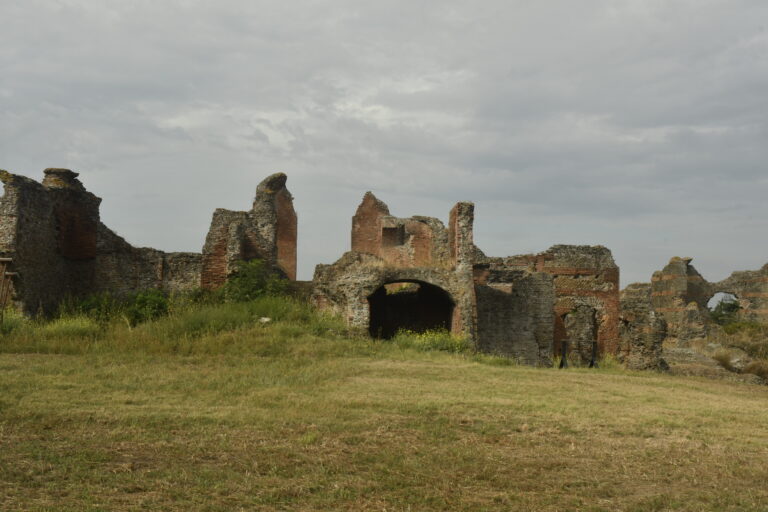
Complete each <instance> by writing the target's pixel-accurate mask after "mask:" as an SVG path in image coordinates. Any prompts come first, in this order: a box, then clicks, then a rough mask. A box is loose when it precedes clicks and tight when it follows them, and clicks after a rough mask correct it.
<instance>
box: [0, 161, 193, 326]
mask: <svg viewBox="0 0 768 512" xmlns="http://www.w3.org/2000/svg"><path fill="white" fill-rule="evenodd" d="M44 175H45V178H44V179H43V181H42V183H38V182H36V181H34V180H31V179H29V178H26V177H23V176H18V175H14V174H11V173H9V172H7V171H0V180H1V181H2V182H3V185H4V189H5V193H4V195H3V196H2V198H0V254H2V256H4V257H10V258H13V260H14V262H13V270H14V271H15V272H17V274H18V276H17V277H16V279H15V281H14V301H15V302H16V303H17V304H18V305H19V306H20V307H21V308H22V309H23V310H24V311H25V312H26V313H28V314H38V313H43V314H50V313H52V312H53V311H55V309H56V307H57V306H58V304H59V302H61V300H63V299H64V298H65V297H68V296H81V295H85V294H89V293H97V292H100V291H109V292H114V293H127V292H134V291H138V290H142V289H146V288H160V289H163V290H167V291H176V290H180V289H185V288H190V287H193V286H196V285H197V284H198V283H199V280H200V263H201V258H200V255H199V254H198V255H195V254H191V253H164V252H162V251H157V250H155V249H148V248H135V247H132V246H131V245H130V244H128V243H127V242H125V240H123V239H122V238H120V237H118V236H117V235H115V234H114V233H113V232H112V231H110V230H109V229H108V228H107V227H106V226H104V225H103V224H102V223H101V221H100V218H99V205H100V203H101V199H99V198H98V197H96V196H95V195H93V194H92V193H90V192H88V191H87V190H86V189H85V188H84V187H83V185H82V183H80V181H79V180H78V179H77V176H78V174H77V173H75V172H72V171H70V170H68V169H53V168H51V169H46V170H45V171H44Z"/></svg>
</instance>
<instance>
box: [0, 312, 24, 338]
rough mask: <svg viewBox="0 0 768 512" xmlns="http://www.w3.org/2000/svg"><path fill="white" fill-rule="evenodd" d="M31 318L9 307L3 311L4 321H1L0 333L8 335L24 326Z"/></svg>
mask: <svg viewBox="0 0 768 512" xmlns="http://www.w3.org/2000/svg"><path fill="white" fill-rule="evenodd" d="M28 323H29V320H28V319H27V317H26V316H24V314H23V313H21V312H19V311H16V310H15V309H13V308H8V309H6V310H5V311H4V312H3V321H2V323H0V334H3V335H8V334H11V333H12V332H15V331H18V330H20V329H22V328H24V327H25V326H26V325H27V324H28Z"/></svg>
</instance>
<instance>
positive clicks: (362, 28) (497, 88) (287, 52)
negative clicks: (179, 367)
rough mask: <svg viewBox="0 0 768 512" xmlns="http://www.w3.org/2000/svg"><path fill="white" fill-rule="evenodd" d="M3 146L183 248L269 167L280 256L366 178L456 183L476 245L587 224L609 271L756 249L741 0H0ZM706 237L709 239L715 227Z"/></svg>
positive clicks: (314, 249)
mask: <svg viewBox="0 0 768 512" xmlns="http://www.w3.org/2000/svg"><path fill="white" fill-rule="evenodd" d="M0 18H2V19H3V20H4V21H5V23H4V30H3V32H2V33H1V34H0V67H1V68H2V69H3V73H2V75H0V167H2V168H7V169H9V170H12V171H15V172H20V173H23V174H27V175H30V176H32V177H36V178H39V177H40V176H39V175H40V174H41V170H42V168H44V167H48V166H68V167H72V168H74V169H76V170H79V171H81V172H82V179H83V180H84V182H85V183H86V185H87V186H88V187H89V188H90V189H92V190H94V192H96V193H97V194H99V195H101V196H102V197H104V199H105V201H104V203H103V216H104V218H105V221H107V222H108V223H109V224H110V226H112V227H113V228H115V229H116V230H117V231H118V232H120V233H121V234H123V235H124V236H126V237H127V238H128V239H129V240H131V241H132V242H134V243H136V244H140V245H154V246H158V247H160V248H163V249H173V250H178V249H184V250H199V248H200V246H201V245H202V242H203V238H204V236H205V230H206V228H207V223H208V220H209V218H210V214H211V212H212V210H213V209H214V208H216V207H220V206H221V207H229V208H245V207H247V206H248V205H249V204H250V201H251V196H252V194H253V189H254V187H255V185H256V184H257V183H258V182H259V181H260V179H261V178H262V177H263V176H264V175H266V174H268V173H270V172H273V171H275V170H282V171H285V172H287V173H288V174H289V177H290V178H289V179H290V181H289V187H290V188H291V190H292V191H293V192H294V195H295V196H296V206H297V209H298V213H299V219H300V226H299V228H300V247H299V250H300V274H301V276H302V277H308V276H309V275H310V274H311V271H312V266H313V264H314V263H317V262H321V261H322V262H329V261H332V260H333V259H335V258H336V257H337V256H338V255H339V254H340V252H341V250H343V249H345V248H346V247H347V245H348V231H349V218H350V216H351V215H352V213H353V211H354V208H355V206H356V205H357V203H358V202H359V200H360V197H361V196H362V193H363V192H364V191H365V190H369V189H371V190H374V191H375V192H376V193H377V194H378V195H380V196H381V197H382V198H383V199H384V200H386V201H387V202H388V203H390V205H391V206H392V208H393V211H395V212H396V213H398V214H402V215H410V214H427V215H435V216H439V217H441V218H443V219H444V220H445V218H446V217H447V212H448V209H450V207H451V205H452V204H453V203H454V202H456V201H458V200H473V201H475V202H476V203H477V214H478V220H477V226H476V235H477V238H478V242H479V243H480V245H481V246H483V248H484V249H485V250H486V252H488V253H490V254H494V253H495V254H506V253H518V252H525V251H537V250H543V249H545V248H546V247H547V246H548V245H551V244H552V243H558V242H567V243H603V244H604V245H607V246H609V247H611V248H612V249H613V250H614V253H615V255H616V259H617V261H618V263H619V264H620V265H621V266H622V270H623V276H624V277H623V278H622V280H623V282H625V283H626V282H628V281H630V280H640V279H647V278H648V277H649V275H650V272H651V271H652V270H653V269H655V268H659V267H661V266H662V265H663V264H664V263H665V262H666V260H667V259H668V258H669V257H670V256H672V255H686V254H687V255H692V256H695V257H696V260H695V261H696V263H698V264H699V267H700V270H702V271H703V272H704V273H705V274H707V275H708V276H709V275H714V276H715V277H719V276H720V275H722V274H724V273H726V272H727V271H728V270H729V269H731V268H736V267H741V268H749V267H758V266H760V265H762V264H763V263H764V262H765V260H768V258H766V255H768V242H764V241H763V240H762V237H761V236H760V235H759V234H758V233H763V232H764V231H765V227H766V221H764V220H763V219H766V218H768V215H767V214H768V206H767V205H766V204H765V202H764V200H763V198H764V197H765V196H766V192H768V179H767V178H766V175H768V173H767V172H766V164H765V162H766V161H767V160H768V158H767V157H768V148H767V147H766V144H765V141H766V140H768V127H767V126H766V118H765V112H766V111H768V95H767V94H766V93H765V91H766V90H768V87H766V86H768V32H767V30H768V29H767V27H768V6H767V5H766V4H765V3H764V2H761V1H759V0H754V1H749V0H731V1H725V0H713V1H710V2H706V3H705V4H702V3H697V4H693V3H691V2H686V1H683V0H680V1H673V2H668V1H664V2H662V1H655V0H645V1H642V2H640V1H637V2H635V1H631V2H621V3H619V2H608V3H606V2H603V1H598V0H594V1H589V0H588V1H585V2H578V3H577V2H565V1H562V2H527V1H522V0H521V1H513V2H501V1H488V2H482V3H480V4H478V3H477V2H461V1H452V2H447V3H446V2H421V3H418V4H414V3H413V2H405V1H400V0H397V1H392V2H386V3H367V2H359V1H352V0H325V1H320V2H303V1H302V2H291V3H278V2H271V1H264V2H245V1H237V0H226V1H221V2H216V3H215V4H213V3H210V2H202V1H181V0H179V1H168V2H149V1H137V2H116V1H105V2H98V3H94V2H90V1H87V0H28V1H26V2H23V3H11V2H5V3H3V4H2V5H1V6H0ZM718 241H721V242H718Z"/></svg>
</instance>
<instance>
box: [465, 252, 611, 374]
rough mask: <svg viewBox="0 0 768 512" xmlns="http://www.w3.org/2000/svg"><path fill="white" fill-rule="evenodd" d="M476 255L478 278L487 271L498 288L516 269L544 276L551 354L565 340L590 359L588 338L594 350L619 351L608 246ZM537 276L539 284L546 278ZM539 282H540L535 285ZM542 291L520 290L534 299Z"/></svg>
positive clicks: (530, 298)
mask: <svg viewBox="0 0 768 512" xmlns="http://www.w3.org/2000/svg"><path fill="white" fill-rule="evenodd" d="M476 260H477V262H476V264H475V274H476V280H477V282H478V283H483V282H484V281H485V280H486V279H488V278H486V277H485V276H486V275H487V276H489V278H490V282H491V283H494V285H495V286H496V288H497V289H502V288H503V286H504V285H505V279H508V280H509V282H508V283H506V284H507V285H508V286H510V289H514V283H513V282H512V278H511V276H515V272H520V271H525V272H528V273H531V274H533V273H538V274H543V275H546V276H548V278H549V280H550V282H551V287H552V292H551V294H552V297H553V305H552V308H551V309H552V313H551V316H550V318H551V327H550V333H551V334H550V337H551V339H552V344H553V347H552V350H551V354H552V353H554V355H559V354H560V351H561V347H562V345H563V341H564V340H568V343H569V350H570V351H571V352H574V353H576V354H578V356H579V357H580V358H581V360H582V362H589V360H590V359H591V357H592V344H593V342H597V351H598V355H600V354H606V353H609V354H614V353H616V352H617V351H618V350H619V331H618V322H619V311H620V308H619V293H620V290H619V268H618V266H616V263H615V262H614V260H613V256H612V255H611V252H610V250H608V249H607V248H605V247H602V246H587V245H556V246H553V247H551V248H550V249H549V250H547V251H545V252H542V253H538V254H525V255H519V256H509V257H503V258H499V257H487V256H485V255H484V254H483V253H482V252H481V251H480V250H477V256H476ZM494 276H495V277H494ZM503 276H510V277H509V278H505V277H503ZM539 279H540V280H541V282H542V283H543V281H544V280H545V278H539ZM542 286H544V285H543V284H540V285H539V289H541V287H542ZM542 293H543V292H541V291H540V292H538V293H532V294H524V295H525V296H526V297H528V300H530V301H535V300H539V299H538V297H540V296H542ZM497 330H499V331H503V330H504V328H498V329H497Z"/></svg>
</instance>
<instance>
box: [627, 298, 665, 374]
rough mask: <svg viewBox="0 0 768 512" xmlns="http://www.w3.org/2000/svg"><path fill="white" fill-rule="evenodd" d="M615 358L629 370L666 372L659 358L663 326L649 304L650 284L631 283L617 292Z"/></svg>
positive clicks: (660, 318) (662, 360)
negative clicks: (618, 320)
mask: <svg viewBox="0 0 768 512" xmlns="http://www.w3.org/2000/svg"><path fill="white" fill-rule="evenodd" d="M619 331H620V335H621V347H620V350H619V352H618V354H617V355H618V356H619V359H620V360H622V361H623V362H624V363H625V364H626V366H627V368H630V369H633V370H666V369H667V368H668V366H667V363H666V361H665V360H664V358H663V357H662V353H663V344H664V339H665V338H666V336H667V324H666V322H665V321H664V318H663V317H662V316H661V315H660V314H658V313H656V312H655V311H654V310H653V307H652V305H651V285H650V284H648V283H634V284H631V285H629V286H627V288H626V289H624V290H622V292H621V324H620V328H619Z"/></svg>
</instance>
